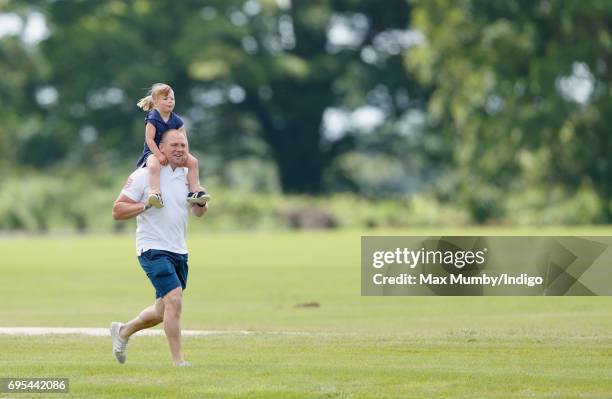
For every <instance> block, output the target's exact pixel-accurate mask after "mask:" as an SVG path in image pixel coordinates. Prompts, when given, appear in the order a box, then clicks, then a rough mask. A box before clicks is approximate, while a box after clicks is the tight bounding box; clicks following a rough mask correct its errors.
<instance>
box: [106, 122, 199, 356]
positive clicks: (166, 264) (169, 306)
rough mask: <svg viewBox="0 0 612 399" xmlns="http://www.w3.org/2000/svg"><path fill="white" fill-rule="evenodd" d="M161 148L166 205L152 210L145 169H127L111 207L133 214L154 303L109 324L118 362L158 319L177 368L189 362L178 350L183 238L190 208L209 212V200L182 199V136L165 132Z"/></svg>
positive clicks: (120, 215)
mask: <svg viewBox="0 0 612 399" xmlns="http://www.w3.org/2000/svg"><path fill="white" fill-rule="evenodd" d="M160 151H161V152H162V153H163V154H164V155H165V156H166V158H167V159H168V165H167V166H164V167H162V168H161V172H160V179H161V180H160V181H161V188H162V190H163V193H164V199H165V206H164V207H163V208H160V209H158V208H151V207H150V205H148V204H147V203H146V199H147V194H148V192H149V187H148V185H149V176H148V171H147V169H146V168H140V169H138V170H136V171H135V172H134V173H132V175H131V176H130V178H129V179H128V181H127V183H126V184H125V187H124V188H123V190H122V191H121V193H120V194H119V197H118V198H117V200H116V201H115V204H114V205H113V219H115V220H123V219H130V218H133V217H134V216H137V218H136V222H137V229H136V251H137V256H138V260H139V262H140V265H141V266H142V268H143V269H144V271H145V272H146V274H147V277H149V280H151V283H152V284H153V286H154V287H155V293H156V300H155V303H154V304H153V305H151V306H149V307H147V308H146V309H144V310H143V311H142V312H140V314H139V315H138V316H136V318H134V319H133V320H131V321H129V322H127V323H125V324H122V323H119V322H112V323H111V328H110V330H111V337H112V340H113V354H114V355H115V358H116V359H117V361H118V362H119V363H121V364H123V363H125V358H126V355H125V352H126V347H127V343H128V339H129V338H130V336H131V335H132V334H134V333H135V332H137V331H140V330H143V329H145V328H149V327H153V326H155V325H157V324H159V323H161V322H162V321H163V323H164V332H165V333H166V338H167V339H168V345H169V347H170V353H171V355H172V361H173V362H174V364H175V365H176V366H189V363H188V362H186V361H185V360H184V359H183V355H182V353H181V325H180V318H181V307H182V298H183V290H184V289H185V287H186V285H187V273H188V266H187V246H186V244H185V236H186V229H187V219H188V218H189V211H190V210H191V213H192V214H193V215H195V216H198V217H200V216H202V215H203V214H204V213H206V211H207V210H208V203H206V204H204V205H199V204H193V205H189V204H188V203H186V202H185V198H186V197H187V192H188V191H189V190H188V184H187V172H186V171H185V168H184V165H185V161H186V159H187V154H188V151H187V138H186V137H185V135H184V134H183V133H181V132H179V131H178V130H174V129H171V130H168V131H167V132H165V133H164V135H163V136H162V139H161V143H160Z"/></svg>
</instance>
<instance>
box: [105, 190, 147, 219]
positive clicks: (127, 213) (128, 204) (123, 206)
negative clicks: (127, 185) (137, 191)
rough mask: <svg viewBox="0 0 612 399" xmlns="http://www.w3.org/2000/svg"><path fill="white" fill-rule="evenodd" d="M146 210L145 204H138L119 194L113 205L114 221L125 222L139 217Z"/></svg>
mask: <svg viewBox="0 0 612 399" xmlns="http://www.w3.org/2000/svg"><path fill="white" fill-rule="evenodd" d="M145 210H146V208H145V204H144V203H142V202H137V201H134V200H133V199H131V198H130V197H128V196H127V195H125V194H119V197H117V199H116V200H115V204H114V205H113V219H115V220H125V219H131V218H133V217H134V216H138V215H140V214H141V213H143V212H144V211H145Z"/></svg>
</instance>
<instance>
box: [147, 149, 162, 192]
mask: <svg viewBox="0 0 612 399" xmlns="http://www.w3.org/2000/svg"><path fill="white" fill-rule="evenodd" d="M147 169H149V190H150V191H151V194H161V189H160V188H159V173H160V170H161V165H160V163H159V160H158V159H157V157H156V156H155V155H153V154H151V155H149V157H148V158H147Z"/></svg>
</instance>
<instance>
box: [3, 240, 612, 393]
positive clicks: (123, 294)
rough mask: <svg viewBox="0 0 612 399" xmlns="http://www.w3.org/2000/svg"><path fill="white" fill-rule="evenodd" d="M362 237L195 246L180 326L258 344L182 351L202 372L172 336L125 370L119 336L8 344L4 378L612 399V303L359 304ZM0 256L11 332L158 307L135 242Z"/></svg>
mask: <svg viewBox="0 0 612 399" xmlns="http://www.w3.org/2000/svg"><path fill="white" fill-rule="evenodd" d="M387 233H391V234H397V235H401V234H413V235H427V234H429V235H441V234H489V235H507V234H523V235H529V234H545V235H581V234H583V235H610V234H612V228H598V229H593V228H579V229H548V230H499V229H484V230H483V229H471V230H446V231H440V230H434V229H429V230H418V231H393V232H387ZM361 234H362V233H361V232H351V231H349V232H330V233H327V232H319V233H286V232H285V233H240V234H219V235H212V234H211V235H208V234H193V235H191V236H190V238H189V245H190V276H189V285H188V289H187V291H186V292H185V304H184V317H183V327H184V328H188V329H206V330H253V331H255V332H257V333H256V334H252V335H246V336H245V335H240V334H229V335H217V336H207V337H198V338H195V337H193V338H192V337H187V338H185V339H184V341H185V342H184V346H185V354H186V357H187V358H188V359H189V360H190V361H191V362H192V363H193V364H194V367H192V368H190V369H181V370H177V369H174V368H172V367H170V361H169V354H168V350H167V347H166V344H165V341H164V339H163V338H162V337H135V339H133V341H132V342H131V343H130V348H129V354H128V356H129V357H128V363H127V364H126V365H125V366H119V365H117V364H115V363H114V360H113V358H112V355H111V354H110V343H109V339H108V338H101V337H80V336H56V337H7V336H1V335H0V348H1V353H2V355H1V356H0V377H9V376H11V377H13V376H30V377H40V376H44V377H47V376H61V377H70V378H71V395H70V396H71V397H117V398H124V397H153V396H158V397H172V396H176V397H245V398H247V397H248V398H250V397H262V398H263V397H278V398H291V397H299V398H313V397H342V398H344V397H346V398H353V397H355V398H359V397H415V398H424V397H448V398H463V397H465V398H468V397H469V398H480V397H483V398H524V397H536V398H553V397H554V398H557V397H567V398H577V397H585V398H609V397H612V299H611V298H608V297H593V298H589V297H575V298H572V297H455V298H453V297H385V298H379V297H361V296H360V263H359V244H360V235H361ZM370 234H371V233H370ZM377 234H382V232H380V233H377ZM0 251H1V252H0V253H1V254H2V258H1V259H2V261H1V264H2V266H1V270H2V277H1V278H0V292H1V294H0V298H1V299H2V300H1V301H0V326H65V327H80V326H87V327H106V326H107V325H108V324H109V322H110V321H111V320H127V319H129V318H131V317H133V316H134V315H135V314H136V313H137V312H138V311H139V310H140V309H141V308H143V307H144V306H147V305H148V304H149V303H151V302H152V300H153V297H154V292H153V290H152V288H151V287H150V286H149V283H148V280H147V279H146V276H145V275H144V273H143V272H142V271H141V270H140V267H139V265H138V263H137V261H136V258H135V253H134V249H133V236H132V235H124V236H84V237H78V236H50V237H13V238H9V237H3V238H0ZM305 302H317V303H319V304H320V307H318V308H302V307H296V306H295V305H296V304H300V303H305ZM287 331H293V332H300V334H295V335H287V334H279V332H287ZM56 396H57V395H56ZM18 397H19V398H22V397H27V395H22V394H20V395H19V396H18ZM35 397H40V396H39V395H38V396H35Z"/></svg>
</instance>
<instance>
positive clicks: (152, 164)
mask: <svg viewBox="0 0 612 399" xmlns="http://www.w3.org/2000/svg"><path fill="white" fill-rule="evenodd" d="M137 105H138V106H139V107H140V108H142V109H143V110H145V111H148V114H147V117H146V118H145V144H144V149H143V152H142V155H141V156H140V158H139V159H138V162H137V163H136V166H137V167H139V168H140V167H144V166H146V167H147V168H148V169H149V188H150V195H149V198H148V204H149V205H150V206H154V207H156V208H162V207H163V206H164V201H163V199H162V195H161V188H160V187H159V185H160V184H159V174H160V170H161V167H162V166H165V165H167V164H168V160H167V159H166V157H165V156H164V154H162V153H161V151H160V150H159V143H160V141H161V135H162V134H163V133H164V132H165V131H166V130H169V129H177V130H179V131H180V132H182V133H183V134H185V137H186V136H187V132H186V130H185V125H184V124H183V121H182V120H181V118H179V117H178V115H176V114H175V113H174V112H172V110H173V109H174V91H173V90H172V88H171V87H170V86H168V85H167V84H164V83H155V84H154V85H153V86H152V87H151V89H150V90H149V93H148V94H147V96H146V97H143V98H141V99H140V101H139V102H138V104H137ZM185 166H186V167H187V168H188V172H187V181H188V183H189V191H190V192H189V194H188V195H187V202H189V203H190V204H198V205H200V206H204V205H205V204H206V202H207V201H208V200H209V199H210V196H209V195H208V194H206V192H205V191H204V189H203V188H202V186H200V178H199V170H198V160H197V159H196V158H195V157H194V156H193V155H191V154H187V162H186V164H185Z"/></svg>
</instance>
